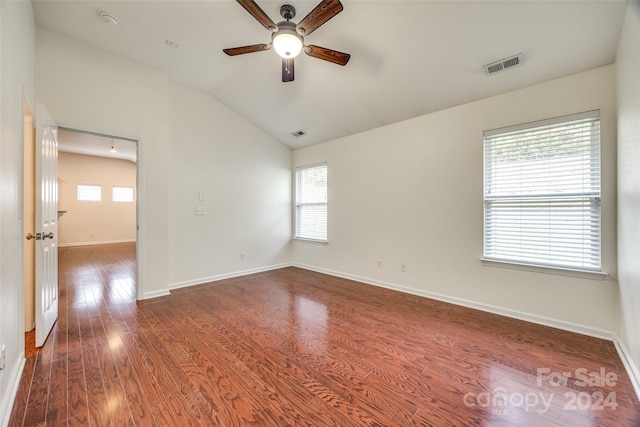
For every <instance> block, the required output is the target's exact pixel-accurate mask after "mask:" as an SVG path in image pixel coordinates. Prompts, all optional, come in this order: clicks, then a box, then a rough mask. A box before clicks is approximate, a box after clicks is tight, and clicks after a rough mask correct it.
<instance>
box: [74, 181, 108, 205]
mask: <svg viewBox="0 0 640 427" xmlns="http://www.w3.org/2000/svg"><path fill="white" fill-rule="evenodd" d="M80 187H87V188H89V187H92V188H97V189H98V190H99V193H98V196H99V198H98V199H81V198H80ZM76 201H77V202H102V185H100V184H77V185H76Z"/></svg>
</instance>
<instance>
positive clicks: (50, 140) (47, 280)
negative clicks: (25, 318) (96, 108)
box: [35, 104, 58, 347]
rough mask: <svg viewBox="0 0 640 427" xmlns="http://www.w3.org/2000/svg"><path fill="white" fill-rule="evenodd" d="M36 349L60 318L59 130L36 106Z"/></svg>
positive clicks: (44, 112)
mask: <svg viewBox="0 0 640 427" xmlns="http://www.w3.org/2000/svg"><path fill="white" fill-rule="evenodd" d="M35 151H36V153H35V154H36V156H35V157H36V180H35V184H36V204H35V208H36V254H35V258H36V295H35V297H36V298H35V300H36V346H37V347H41V346H42V345H43V344H44V342H45V341H46V340H47V336H48V335H49V332H51V328H53V325H54V323H56V319H57V318H58V127H57V126H56V123H55V122H54V121H53V119H52V118H51V115H50V114H49V112H48V111H47V109H46V108H45V107H44V105H42V104H37V105H36V150H35Z"/></svg>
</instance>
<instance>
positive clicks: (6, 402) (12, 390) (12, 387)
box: [0, 352, 26, 427]
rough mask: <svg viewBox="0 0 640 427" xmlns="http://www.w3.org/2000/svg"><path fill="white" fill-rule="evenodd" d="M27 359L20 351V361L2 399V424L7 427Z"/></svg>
mask: <svg viewBox="0 0 640 427" xmlns="http://www.w3.org/2000/svg"><path fill="white" fill-rule="evenodd" d="M25 362H26V359H25V358H24V352H23V353H20V363H18V365H17V366H16V369H14V370H13V372H12V373H11V375H10V376H9V381H8V382H7V384H8V385H9V387H7V394H6V395H5V396H4V399H2V404H0V426H2V427H7V426H8V425H9V419H10V418H11V410H12V409H13V403H14V402H15V400H16V396H17V394H18V387H19V386H20V378H22V371H23V370H24V364H25Z"/></svg>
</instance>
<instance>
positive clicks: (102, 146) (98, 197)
mask: <svg viewBox="0 0 640 427" xmlns="http://www.w3.org/2000/svg"><path fill="white" fill-rule="evenodd" d="M24 135H25V136H24V140H25V141H24V142H25V144H24V145H25V191H24V193H25V197H24V200H25V204H24V211H25V231H26V232H29V231H33V230H31V229H33V228H34V220H33V219H30V218H29V217H28V213H30V212H33V210H34V208H33V203H34V193H35V192H34V191H33V190H34V188H35V181H34V180H33V175H34V169H35V167H34V154H35V151H34V149H33V147H34V145H35V136H34V132H33V119H32V118H31V115H30V113H29V111H28V110H27V107H25V133H24ZM137 160H138V144H137V141H135V140H132V139H126V138H120V137H111V136H107V135H100V134H95V133H91V132H84V131H77V130H74V129H68V128H59V130H58V157H57V164H58V167H57V170H58V175H57V176H58V216H57V218H58V221H57V223H58V228H57V233H56V234H57V235H58V239H57V243H58V247H59V249H60V250H65V249H64V248H70V249H71V248H74V247H84V246H89V247H92V246H95V247H98V246H97V245H103V246H102V247H104V246H108V245H128V246H131V247H133V253H134V254H136V253H137V250H136V243H137V242H136V241H137V229H138V227H137V219H138V213H137V212H138V202H137V200H138V162H137ZM96 189H97V190H98V191H97V192H96ZM27 228H29V229H30V230H27ZM30 246H31V245H25V331H31V332H30V333H27V336H26V356H27V357H29V350H30V349H34V347H33V339H32V338H33V337H32V336H31V337H30V334H31V335H33V328H34V318H35V301H34V299H35V298H34V294H35V280H34V278H33V274H32V273H33V271H34V270H35V259H34V258H33V255H31V256H28V254H27V250H28V249H29V248H28V247H30ZM133 258H134V260H133V262H134V263H135V264H136V265H134V271H135V272H137V270H138V269H137V257H136V256H135V255H134V256H133ZM131 287H132V288H133V295H134V298H135V295H136V291H137V289H136V280H135V273H134V279H133V280H132V285H131Z"/></svg>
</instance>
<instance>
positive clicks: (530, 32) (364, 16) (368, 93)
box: [33, 0, 626, 148]
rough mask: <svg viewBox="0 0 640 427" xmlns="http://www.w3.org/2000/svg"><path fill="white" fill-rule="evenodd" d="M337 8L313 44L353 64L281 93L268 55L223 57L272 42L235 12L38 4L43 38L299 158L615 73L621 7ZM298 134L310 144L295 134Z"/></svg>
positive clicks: (357, 3)
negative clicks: (181, 88)
mask: <svg viewBox="0 0 640 427" xmlns="http://www.w3.org/2000/svg"><path fill="white" fill-rule="evenodd" d="M285 3H289V4H292V5H293V6H294V7H295V8H296V9H297V16H296V18H294V19H293V21H294V22H299V21H300V20H301V19H302V18H303V17H304V16H305V15H306V14H307V13H308V12H309V11H310V10H311V9H313V7H315V5H316V4H317V3H318V1H317V0H313V1H307V0H304V1H303V0H291V1H286V0H282V1H270V0H269V1H264V0H258V1H257V4H258V5H259V6H260V7H261V8H262V9H263V10H264V11H265V12H266V13H267V14H268V15H269V16H270V17H271V19H272V20H273V21H274V22H279V21H281V20H282V19H281V17H280V15H279V9H280V6H281V5H282V4H285ZM342 3H343V5H344V10H343V11H342V12H341V13H340V14H338V15H337V16H335V17H334V18H333V19H331V20H329V21H328V22H327V23H326V24H324V25H323V26H322V27H320V28H319V29H317V30H316V31H315V32H313V33H312V34H310V35H309V36H307V37H306V38H305V43H307V44H315V45H319V46H323V47H327V48H331V49H335V50H339V51H342V52H347V53H350V54H351V61H350V62H349V63H348V64H347V65H346V66H345V67H341V66H338V65H335V64H331V63H328V62H325V61H321V60H318V59H315V58H311V57H309V56H306V55H304V54H302V55H301V56H300V57H298V58H296V62H295V81H294V82H291V83H282V82H281V74H280V73H281V70H280V66H281V65H280V58H279V57H278V56H277V54H276V53H275V52H274V51H273V50H270V51H265V52H259V53H251V54H247V55H242V56H235V57H229V56H227V55H225V54H224V53H223V52H222V49H223V48H228V47H237V46H243V45H250V44H258V43H269V42H270V33H269V32H268V31H267V30H266V29H265V28H263V27H262V26H261V25H260V24H259V23H258V22H257V21H256V20H254V18H253V17H252V16H251V15H249V14H248V13H247V12H246V11H245V10H244V9H243V8H242V7H241V6H240V5H239V4H238V3H236V2H235V1H232V0H220V1H209V0H200V1H183V0H180V1H153V0H140V1H73V0H64V1H51V0H43V1H33V5H34V11H35V16H36V24H37V25H38V26H40V27H43V28H47V29H49V30H52V31H55V32H58V33H62V34H65V35H67V36H70V37H72V38H74V39H77V40H81V41H84V42H86V43H89V44H92V45H95V46H97V47H100V48H103V49H106V50H109V51H112V52H115V53H117V54H120V55H122V56H125V57H127V58H130V59H133V60H135V61H139V62H141V63H144V64H147V65H149V66H152V67H155V68H158V69H161V70H164V71H166V72H167V73H168V75H169V76H170V78H171V79H172V80H175V81H177V82H181V83H183V84H186V85H189V86H192V87H195V88H199V89H201V90H203V91H206V92H208V93H209V94H211V96H213V97H214V98H216V99H218V100H219V101H220V102H222V103H224V104H225V105H227V106H228V107H229V108H231V109H232V110H234V111H236V112H238V113H239V114H241V115H242V116H244V117H245V118H246V119H248V120H249V121H251V122H252V123H254V124H255V125H256V126H258V127H260V128H261V129H263V130H264V131H265V132H267V133H269V134H270V135H272V136H273V137H274V138H276V139H278V140H280V141H282V142H283V143H284V144H286V145H288V146H289V147H291V148H297V147H302V146H306V145H311V144H315V143H319V142H323V141H327V140H331V139H335V138H338V137H342V136H346V135H349V134H353V133H357V132H362V131H365V130H368V129H372V128H375V127H379V126H382V125H386V124H389V123H393V122H397V121H401V120H404V119H409V118H412V117H416V116H419V115H423V114H426V113H430V112H433V111H437V110H441V109H444V108H448V107H452V106H455V105H460V104H464V103H467V102H471V101H474V100H477V99H482V98H486V97H489V96H492V95H497V94H500V93H504V92H507V91H511V90H515V89H518V88H522V87H525V86H530V85H533V84H536V83H540V82H543V81H547V80H550V79H554V78H559V77H562V76H566V75H569V74H573V73H577V72H580V71H585V70H588V69H592V68H595V67H599V66H603V65H607V64H611V63H613V62H614V61H615V53H616V48H617V44H618V39H619V36H620V32H621V28H622V22H623V19H624V14H625V10H626V2H624V1H615V0H614V1H579V0H577V1H553V2H552V1H519V0H509V1H481V0H477V1H364V0H343V1H342ZM101 12H109V13H111V14H113V15H115V16H117V17H118V18H119V25H118V26H117V27H114V26H112V25H109V24H107V23H105V22H103V21H102V19H101V17H100V13H101ZM167 40H170V41H172V42H174V43H176V44H178V47H177V48H172V47H169V46H167V45H166V43H165V42H166V41H167ZM520 52H521V53H523V55H524V63H523V64H522V65H521V66H518V67H515V68H513V69H511V70H509V71H504V72H501V73H497V74H495V75H492V76H486V75H485V74H484V70H483V65H484V64H488V63H490V62H494V61H497V60H500V59H502V58H505V57H508V56H510V55H513V54H517V53H520ZM300 129H302V130H304V131H305V132H306V135H305V136H302V137H298V138H296V137H294V136H292V135H291V134H290V133H291V132H294V131H297V130H300Z"/></svg>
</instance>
